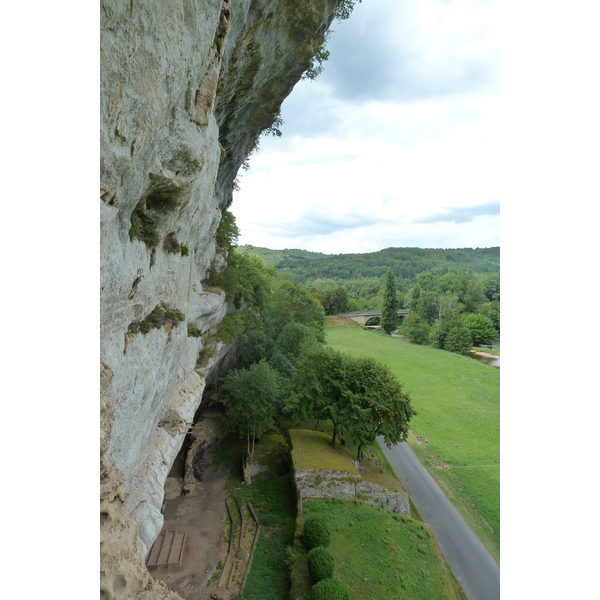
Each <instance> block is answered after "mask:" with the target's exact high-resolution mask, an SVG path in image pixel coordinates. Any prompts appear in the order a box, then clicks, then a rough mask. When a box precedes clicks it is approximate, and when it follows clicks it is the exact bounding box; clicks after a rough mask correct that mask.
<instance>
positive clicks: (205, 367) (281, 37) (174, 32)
mask: <svg viewBox="0 0 600 600" xmlns="http://www.w3.org/2000/svg"><path fill="white" fill-rule="evenodd" d="M338 4H339V2H338V1H337V0H229V1H227V0H224V1H223V0H173V1H169V2H167V1H165V0H143V1H138V0H131V1H130V2H124V1H123V0H102V1H101V55H100V57H101V132H100V142H101V170H100V199H101V202H100V210H101V265H100V268H101V273H100V276H101V365H100V370H101V465H100V476H101V499H100V500H101V507H100V511H101V518H100V521H101V571H102V572H101V597H102V598H105V599H107V600H108V599H113V598H114V599H118V598H132V597H136V598H144V599H151V598H178V596H177V594H175V593H173V592H170V591H169V590H167V588H166V587H165V586H164V585H163V584H161V583H160V582H157V581H155V580H154V579H153V578H152V577H151V576H150V575H149V574H148V572H147V570H146V568H145V566H144V560H145V558H146V556H147V554H148V552H149V549H150V547H151V546H152V543H153V541H154V539H155V538H156V536H157V535H158V533H159V531H160V528H161V526H162V522H163V520H162V515H161V512H160V509H161V505H162V501H163V493H164V483H165V479H166V477H167V475H168V473H169V471H170V469H171V466H172V464H173V461H174V459H175V457H176V456H177V453H178V452H179V449H180V448H181V445H182V443H183V441H184V438H185V435H186V433H187V432H188V430H189V429H190V427H191V425H192V420H193V416H194V414H195V413H196V411H197V410H198V408H199V405H200V403H201V399H202V393H203V390H204V387H205V382H206V378H207V377H209V376H210V373H211V371H212V370H214V369H215V368H218V364H219V362H220V361H221V360H222V359H223V358H224V357H225V356H226V355H227V352H228V350H229V348H227V347H226V346H224V345H223V344H220V343H218V344H216V352H215V353H214V355H213V356H212V357H211V358H210V359H209V360H208V362H207V363H206V364H202V365H198V364H197V358H198V355H199V353H200V351H201V350H202V348H203V347H204V346H205V345H206V344H207V343H209V342H210V340H211V336H212V335H213V334H214V332H215V330H216V327H217V326H218V324H219V322H220V321H221V320H222V318H223V317H224V315H225V314H226V313H227V311H228V310H230V308H229V307H228V305H227V302H226V298H225V294H224V293H222V292H216V291H214V290H209V289H206V286H205V285H204V284H203V282H205V281H206V278H207V274H208V271H209V269H210V267H211V264H216V265H217V266H218V265H223V264H225V261H226V258H227V257H226V256H220V255H219V253H218V252H217V248H216V244H215V233H216V230H217V228H218V226H219V222H220V219H221V215H222V210H223V209H224V208H225V207H227V206H229V204H230V203H231V194H232V187H233V182H234V179H235V177H236V175H237V172H238V169H239V168H240V166H241V165H242V163H243V162H244V160H245V159H246V158H247V156H248V154H249V153H250V151H251V150H252V148H253V147H254V145H255V142H256V140H257V139H258V137H259V136H260V134H261V132H262V131H263V130H264V129H265V128H268V127H269V126H270V125H271V124H272V123H273V120H274V119H275V117H276V116H277V114H278V112H279V107H280V105H281V102H282V101H283V99H284V98H285V97H286V96H287V95H288V94H289V93H290V92H291V90H292V88H293V86H294V84H295V83H296V82H297V81H298V80H299V79H300V77H301V76H302V73H303V72H304V71H305V70H306V69H307V68H308V67H309V64H310V60H311V58H312V56H313V54H314V53H315V51H316V50H317V48H318V47H319V46H320V45H321V43H322V42H323V39H324V34H325V31H326V30H327V28H328V27H329V25H330V23H331V21H332V20H333V18H334V15H335V12H336V9H337V6H338ZM213 261H214V262H213ZM191 332H193V334H191Z"/></svg>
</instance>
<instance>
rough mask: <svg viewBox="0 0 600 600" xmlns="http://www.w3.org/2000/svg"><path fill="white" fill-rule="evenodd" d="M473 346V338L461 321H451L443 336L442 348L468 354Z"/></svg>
mask: <svg viewBox="0 0 600 600" xmlns="http://www.w3.org/2000/svg"><path fill="white" fill-rule="evenodd" d="M472 347H473V339H472V338H471V334H470V333H469V330H468V329H467V328H466V327H465V326H464V325H463V323H462V321H460V320H458V319H457V320H456V321H452V322H451V324H450V326H449V328H448V331H447V333H446V335H445V337H444V350H449V351H450V352H457V353H458V354H468V353H469V351H470V350H471V348H472Z"/></svg>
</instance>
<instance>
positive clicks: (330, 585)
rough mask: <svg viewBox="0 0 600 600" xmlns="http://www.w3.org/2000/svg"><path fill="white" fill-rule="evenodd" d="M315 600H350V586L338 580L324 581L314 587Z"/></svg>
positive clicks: (313, 595)
mask: <svg viewBox="0 0 600 600" xmlns="http://www.w3.org/2000/svg"><path fill="white" fill-rule="evenodd" d="M312 597H313V600H350V592H349V590H348V586H347V585H346V584H344V583H342V582H341V581H337V579H323V580H321V581H319V583H315V585H313V587H312Z"/></svg>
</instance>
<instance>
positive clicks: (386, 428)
mask: <svg viewBox="0 0 600 600" xmlns="http://www.w3.org/2000/svg"><path fill="white" fill-rule="evenodd" d="M346 360H347V363H348V364H347V366H346V382H345V383H346V385H347V388H348V398H349V400H350V404H351V410H350V411H349V413H348V420H347V422H346V423H345V428H346V430H347V431H348V434H349V436H350V438H351V439H352V440H353V441H354V443H355V444H357V446H358V450H357V458H360V451H361V449H362V448H363V447H364V446H366V445H368V444H373V443H374V442H375V438H376V437H377V436H378V435H381V436H383V439H384V441H385V443H386V445H387V447H388V448H389V447H390V446H391V445H392V444H396V443H398V442H400V441H402V440H406V439H407V438H408V423H409V421H410V420H411V418H412V417H413V416H414V415H415V414H416V412H415V411H414V410H413V408H412V405H411V403H410V397H409V395H408V393H407V392H404V390H403V389H402V384H401V383H400V382H399V381H398V380H397V379H396V377H395V375H394V374H393V373H392V371H391V370H390V368H389V367H388V366H387V365H385V364H383V363H380V362H378V361H376V360H375V359H373V358H370V357H358V358H352V357H351V356H348V355H346Z"/></svg>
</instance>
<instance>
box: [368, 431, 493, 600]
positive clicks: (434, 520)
mask: <svg viewBox="0 0 600 600" xmlns="http://www.w3.org/2000/svg"><path fill="white" fill-rule="evenodd" d="M378 442H379V445H380V446H381V448H382V450H383V452H384V454H385V455H386V456H387V458H388V460H389V461H390V464H391V465H392V467H393V468H394V470H395V471H396V474H397V475H398V478H399V479H400V481H401V482H402V485H404V487H405V489H406V491H407V492H408V493H409V495H410V497H411V498H412V501H413V502H414V503H415V506H416V507H417V509H418V510H419V512H420V513H421V516H422V517H423V520H424V521H425V522H426V523H427V524H428V525H429V526H430V527H431V528H432V529H433V531H434V533H435V537H436V538H437V541H438V543H439V545H440V548H441V549H442V552H443V553H444V556H445V557H446V560H447V561H448V564H449V565H450V567H451V569H452V571H453V572H454V574H455V575H456V578H457V579H458V581H459V582H460V585H461V586H462V588H463V590H464V592H465V594H466V595H467V597H468V598H469V600H498V599H499V598H500V566H499V565H498V563H497V562H496V561H495V559H494V558H493V557H492V555H491V554H490V553H489V552H488V551H487V550H486V549H485V547H484V545H483V544H482V543H481V541H480V540H479V538H478V537H477V536H476V535H475V534H474V533H473V531H472V530H471V528H470V527H469V526H468V525H467V523H466V522H465V520H464V519H463V518H462V517H461V516H460V515H459V513H458V511H457V510H456V509H455V508H454V506H452V504H451V503H450V501H449V500H448V498H446V496H445V495H444V492H442V490H441V489H440V487H439V486H438V484H437V483H436V482H435V480H434V479H433V477H431V475H430V474H429V473H428V472H427V471H426V470H425V468H424V467H423V465H422V464H421V463H420V462H419V459H418V458H417V457H416V456H415V455H414V453H413V451H412V450H411V449H410V447H409V446H408V444H406V443H400V444H396V445H395V446H392V447H391V448H387V447H386V445H385V443H384V441H383V438H378Z"/></svg>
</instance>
